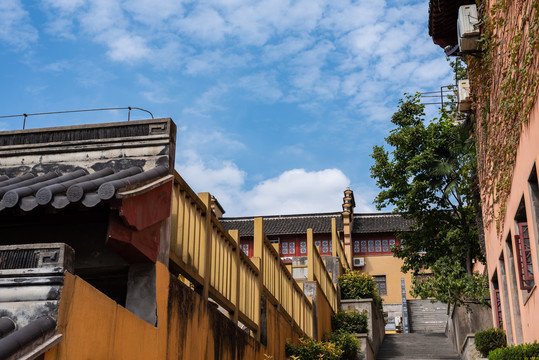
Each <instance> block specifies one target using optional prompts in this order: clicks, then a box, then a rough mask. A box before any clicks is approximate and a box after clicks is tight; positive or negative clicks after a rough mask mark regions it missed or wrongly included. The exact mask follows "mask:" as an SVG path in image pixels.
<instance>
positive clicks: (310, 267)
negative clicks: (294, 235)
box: [307, 229, 314, 281]
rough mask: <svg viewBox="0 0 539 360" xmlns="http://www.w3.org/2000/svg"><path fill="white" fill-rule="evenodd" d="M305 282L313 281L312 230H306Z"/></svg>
mask: <svg viewBox="0 0 539 360" xmlns="http://www.w3.org/2000/svg"><path fill="white" fill-rule="evenodd" d="M307 280H309V281H314V241H313V229H307Z"/></svg>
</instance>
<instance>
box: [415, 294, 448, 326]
mask: <svg viewBox="0 0 539 360" xmlns="http://www.w3.org/2000/svg"><path fill="white" fill-rule="evenodd" d="M408 317H409V323H410V332H413V333H418V332H421V333H445V325H446V323H447V304H442V303H440V302H436V303H431V302H430V300H408Z"/></svg>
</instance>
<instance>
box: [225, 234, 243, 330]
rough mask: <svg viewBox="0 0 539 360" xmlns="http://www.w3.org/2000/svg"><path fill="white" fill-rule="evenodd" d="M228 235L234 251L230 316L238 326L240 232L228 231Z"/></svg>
mask: <svg viewBox="0 0 539 360" xmlns="http://www.w3.org/2000/svg"><path fill="white" fill-rule="evenodd" d="M228 233H229V234H230V237H231V238H232V239H234V242H235V245H236V247H235V249H234V260H233V261H234V262H233V265H232V274H231V278H232V284H231V285H232V286H231V288H232V293H233V294H234V299H233V300H232V303H233V304H234V313H233V314H232V321H234V324H236V325H237V324H238V315H239V314H238V313H239V310H238V309H239V299H240V272H241V269H240V267H241V263H240V251H241V249H240V232H239V231H238V230H229V231H228Z"/></svg>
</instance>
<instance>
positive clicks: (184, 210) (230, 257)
mask: <svg viewBox="0 0 539 360" xmlns="http://www.w3.org/2000/svg"><path fill="white" fill-rule="evenodd" d="M173 191H174V192H173V206H172V216H171V217H172V218H171V241H170V261H171V263H172V267H175V268H178V269H179V272H180V273H181V274H182V275H183V276H185V277H186V278H187V279H189V280H190V281H191V283H193V285H194V286H195V288H198V289H201V292H202V295H203V296H204V297H205V298H208V297H211V298H212V299H213V300H215V301H216V302H217V303H218V304H219V305H221V306H222V307H223V308H224V309H226V310H227V311H228V312H229V314H230V317H231V319H232V320H233V321H235V322H236V323H237V321H238V320H239V321H241V322H242V323H243V324H245V325H247V326H248V327H249V328H250V329H251V330H252V331H253V332H254V333H255V334H258V333H259V323H260V294H261V290H260V281H259V277H260V273H259V269H258V268H257V267H256V265H255V264H253V262H252V261H251V260H250V259H249V258H248V257H247V256H246V255H245V254H244V253H243V252H242V251H241V250H240V248H239V235H238V234H237V232H233V233H232V234H229V233H228V232H227V231H226V230H225V229H224V228H223V226H222V225H221V224H220V223H219V221H218V220H217V219H216V218H215V216H213V214H212V212H211V208H210V202H211V196H210V194H208V193H201V194H199V195H197V194H195V193H194V192H193V190H191V188H190V187H189V186H188V185H187V183H186V182H185V181H184V180H183V179H182V178H181V176H180V175H178V174H177V173H176V174H175V177H174V189H173Z"/></svg>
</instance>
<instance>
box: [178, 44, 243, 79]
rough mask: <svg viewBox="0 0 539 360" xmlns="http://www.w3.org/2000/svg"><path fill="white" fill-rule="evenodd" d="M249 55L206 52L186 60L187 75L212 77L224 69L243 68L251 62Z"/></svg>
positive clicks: (214, 51)
mask: <svg viewBox="0 0 539 360" xmlns="http://www.w3.org/2000/svg"><path fill="white" fill-rule="evenodd" d="M250 58H251V56H250V55H248V54H227V53H225V52H224V51H221V50H206V51H203V52H201V53H200V54H197V55H191V56H189V57H188V58H187V59H186V60H185V73H187V74H189V75H192V76H197V75H203V76H210V75H213V74H215V72H217V71H219V70H223V69H233V68H239V67H243V66H245V65H246V64H247V62H248V61H249V60H250Z"/></svg>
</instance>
